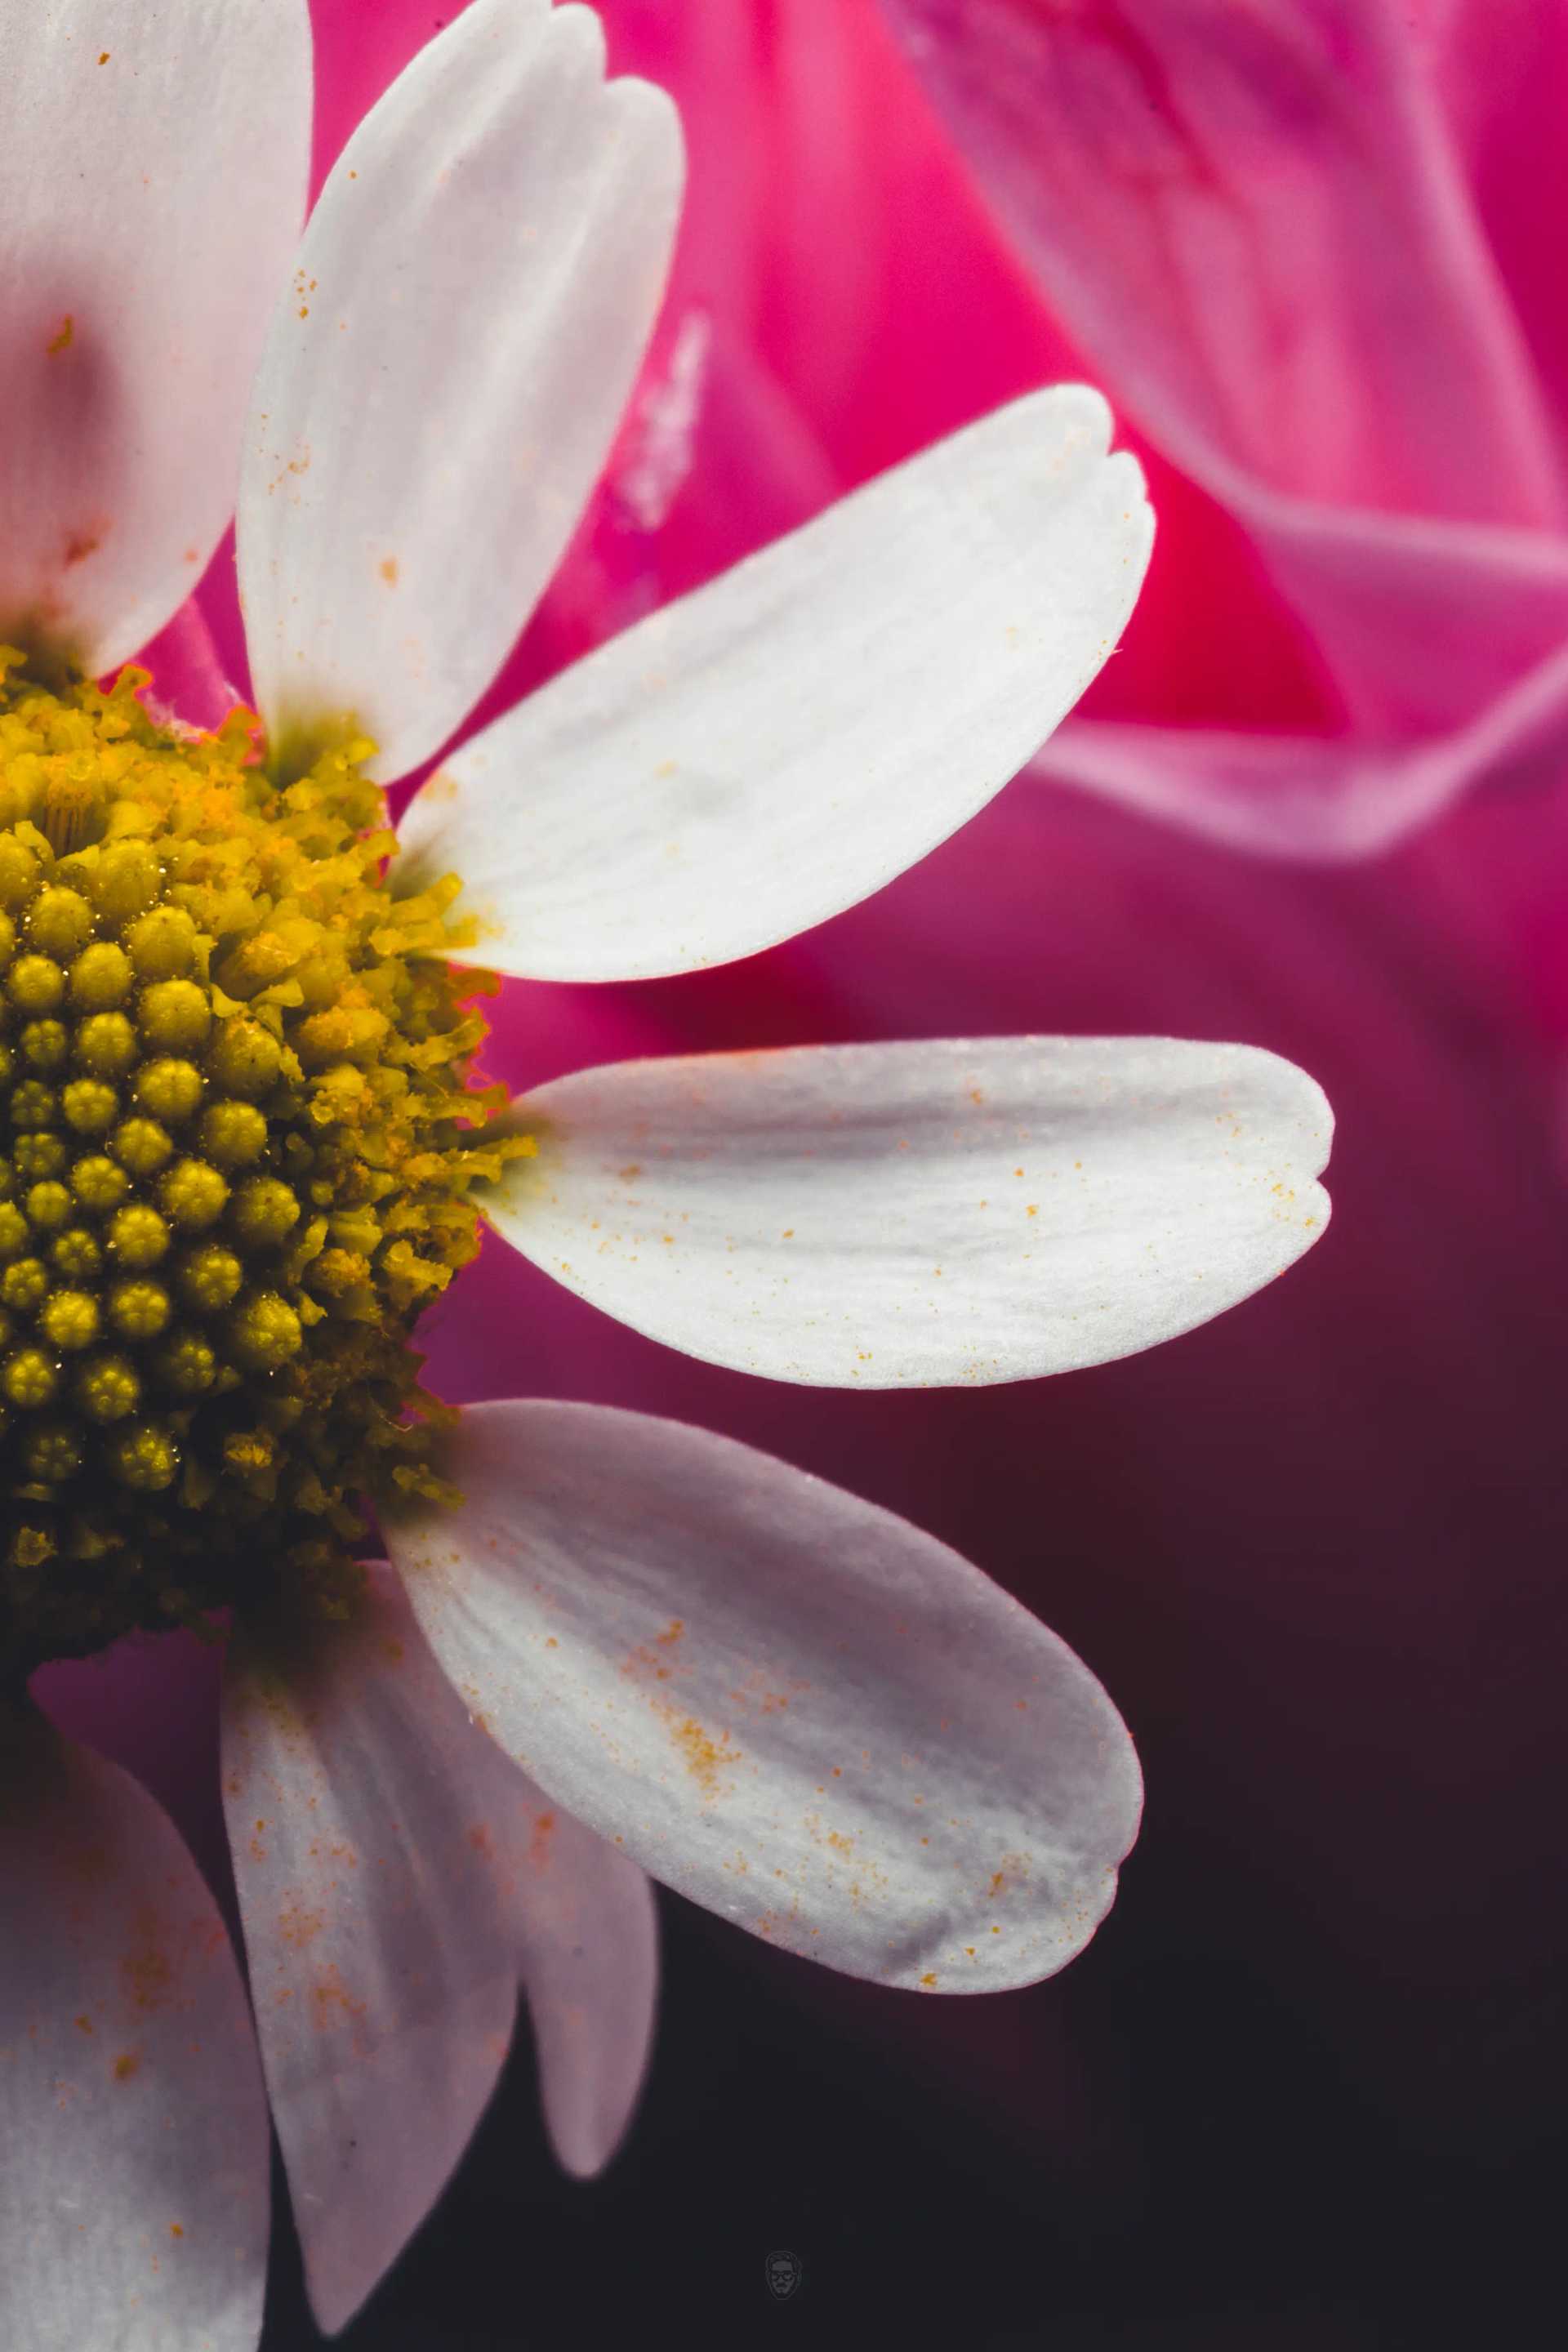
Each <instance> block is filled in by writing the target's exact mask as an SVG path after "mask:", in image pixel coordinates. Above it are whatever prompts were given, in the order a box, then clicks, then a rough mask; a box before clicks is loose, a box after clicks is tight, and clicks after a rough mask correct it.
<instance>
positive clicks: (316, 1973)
mask: <svg viewBox="0 0 1568 2352" xmlns="http://www.w3.org/2000/svg"><path fill="white" fill-rule="evenodd" d="M485 1748H486V1743H485V1741H484V1740H483V1739H482V1738H480V1736H479V1733H478V1732H477V1731H476V1730H475V1729H474V1727H473V1726H472V1725H471V1724H470V1723H469V1722H468V1720H467V1718H466V1717H465V1715H464V1713H463V1710H462V1708H461V1706H459V1705H458V1702H457V1700H456V1698H455V1696H454V1695H453V1693H452V1690H451V1688H450V1685H448V1684H447V1681H446V1679H445V1677H444V1676H443V1675H441V1673H440V1672H439V1670H438V1669H437V1665H436V1664H435V1661H434V1660H433V1659H432V1658H431V1656H430V1654H429V1652H428V1650H427V1649H426V1645H425V1643H424V1642H423V1641H422V1640H421V1638H420V1635H419V1632H418V1628H417V1627H416V1625H415V1624H414V1623H413V1622H412V1621H411V1618H410V1615H409V1612H408V1609H407V1606H406V1604H405V1601H404V1600H403V1596H402V1592H401V1590H400V1588H399V1586H398V1584H397V1581H396V1580H395V1577H393V1576H392V1575H391V1573H390V1571H389V1570H386V1569H384V1568H383V1569H380V1570H372V1571H371V1572H370V1582H369V1588H368V1590H367V1591H366V1593H365V1594H364V1596H363V1601H362V1603H361V1606H360V1608H359V1609H358V1611H357V1612H356V1613H355V1615H354V1617H353V1619H352V1621H351V1622H348V1623H347V1624H344V1625H342V1626H336V1625H331V1624H329V1623H325V1622H311V1623H310V1625H309V1626H308V1627H299V1628H294V1629H292V1631H291V1635H290V1637H289V1638H282V1639H279V1641H278V1642H277V1643H275V1644H268V1645H267V1646H251V1645H249V1644H247V1645H245V1646H243V1647H239V1646H237V1650H236V1654H235V1656H234V1658H233V1660H232V1662H231V1667H230V1673H229V1677H228V1682H227V1685H226V1693H225V1706H224V1727H223V1754H224V1805H225V1811H226V1815H227V1819H228V1829H229V1844H230V1848H231V1851H232V1853H233V1857H234V1871H235V1880H236V1884H237V1887H238V1890H239V1905H240V1916H241V1918H242V1920H243V1923H244V1927H245V1941H246V1949H247V1955H248V1958H249V1963H250V1983H251V1993H252V1998H253V2000H254V2001H255V2004H256V2018H257V2030H258V2034H259V2037H260V2042H261V2052H262V2057H263V2060H264V2062H265V2064H266V2069H267V2083H268V2093H269V2095H270V2097H271V2102H272V2114H273V2118H274V2120H275V2122H276V2124H277V2126H278V2137H279V2141H280V2142H281V2144H282V2148H283V2157H284V2162H285V2163H286V2165H287V2167H288V2170H289V2189H290V2192H291V2195H292V2198H293V2204H294V2214H295V2220H296V2221H297V2223H298V2226H299V2231H300V2241H301V2243H302V2246H303V2249H304V2256H305V2274H306V2280H307V2284H308V2285H309V2287H310V2302H311V2305H312V2307H313V2309H314V2311H315V2314H316V2316H317V2318H318V2320H319V2321H320V2322H321V2326H323V2327H324V2328H326V2329H327V2330H328V2331H329V2332H331V2331H335V2330H336V2329H338V2328H340V2327H342V2326H344V2325H345V2323H346V2322H347V2321H348V2320H349V2319H350V2318H352V2316H353V2314H354V2312H355V2311H356V2310H357V2309H358V2308H359V2306H360V2305H361V2304H362V2303H363V2300H364V2298H365V2296H366V2295H367V2294H369V2293H370V2292H371V2289H372V2288H373V2287H374V2285H375V2284H377V2282H378V2281H379V2280H380V2278H381V2277H382V2275H383V2274H384V2272H385V2271H386V2269H387V2267H388V2266H389V2264H390V2263H392V2262H393V2261H394V2260H395V2258H396V2256H397V2255H398V2253H399V2252H401V2251H402V2249H403V2247H404V2246H405V2244H406V2242H407V2241H408V2239H409V2238H410V2237H411V2236H412V2235H413V2233H414V2231H416V2229H417V2228H418V2226H419V2224H420V2222H421V2221H423V2220H424V2219H425V2216H426V2213H427V2212H428V2211H429V2210H430V2208H431V2206H432V2205H433V2204H434V2202H435V2200H436V2199H437V2196H438V2195H439V2193H440V2191H441V2189H443V2187H444V2186H445V2185H446V2182H447V2179H448V2177H449V2175H450V2174H451V2171H452V2169H453V2167H454V2166H455V2165H456V2164H457V2162H458V2158H459V2157H460V2156H461V2154H462V2152H463V2150H464V2148H465V2147H467V2145H468V2138H469V2136H470V2134H471V2133H472V2131H473V2128H474V2126H475V2124H476V2123H477V2122H478V2120H479V2116H480V2114H481V2113H482V2111H483V2108H484V2105H485V2102H486V2101H487V2100H488V2098H489V2095H490V2092H491V2090H492V2089H493V2088H494V2085H495V2081H496V2077H497V2075H498V2074H500V2068H501V2066H502V2064H503V2063H504V2061H505V2058H506V2053H507V2050H508V2047H509V2045H510V2038H511V2027H512V2016H513V2011H514V2008H515V2004H516V1973H515V1969H514V1966H513V1959H512V1951H511V1946H510V1938H509V1936H508V1934H507V1932H506V1929H505V1927H503V1924H502V1918H501V1908H500V1901H499V1899H498V1896H497V1891H496V1887H495V1884H494V1879H493V1875H492V1871H491V1866H490V1853H491V1847H492V1843H493V1833H492V1829H491V1826H490V1823H489V1820H488V1818H487V1812H486V1787H485V1782H484V1780H483V1769H484V1764H485V1753H484V1751H485Z"/></svg>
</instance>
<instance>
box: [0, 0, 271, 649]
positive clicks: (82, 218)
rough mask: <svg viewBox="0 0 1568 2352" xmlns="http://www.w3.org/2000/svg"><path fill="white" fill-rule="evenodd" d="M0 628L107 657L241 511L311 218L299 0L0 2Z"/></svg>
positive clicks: (156, 625) (156, 617)
mask: <svg viewBox="0 0 1568 2352" xmlns="http://www.w3.org/2000/svg"><path fill="white" fill-rule="evenodd" d="M0 43H3V47H4V54H5V140H4V142H3V143H0V330H3V331H0V415H3V416H4V418H5V433H4V436H0V638H5V637H19V638H20V639H21V640H22V641H23V642H24V643H25V644H28V645H31V644H34V643H38V642H41V643H43V644H45V645H47V646H51V647H55V648H58V650H60V651H63V652H64V653H66V654H68V655H69V656H71V657H72V658H73V659H75V660H76V661H78V662H79V664H80V666H81V667H83V668H84V669H86V670H88V671H89V672H98V671H103V670H109V669H112V668H113V667H115V665H116V664H117V663H118V662H121V661H122V660H124V659H125V658H126V657H127V656H129V655H131V654H133V653H134V652H136V650H137V648H138V647H139V646H142V645H144V644H145V643H146V641H147V639H148V638H149V637H151V636H153V635H154V634H155V633H156V631H157V630H159V629H160V628H161V627H162V626H163V623H164V622H165V621H166V620H167V619H168V618H169V616H170V614H172V613H173V612H174V611H175V609H176V608H177V607H178V606H179V605H180V604H183V603H184V600H185V598H186V597H187V596H188V595H189V594H190V593H191V591H192V589H193V588H194V587H195V584H196V582H197V581H198V580H199V579H200V577H201V574H202V572H203V571H204V569H205V565H206V562H207V559H208V557H209V556H210V555H211V553H212V551H213V549H214V547H215V546H216V543H217V541H218V538H219V536H220V535H221V533H222V531H223V530H224V529H225V527H226V524H227V522H228V519H229V517H230V515H231V513H232V512H233V510H234V496H235V478H236V474H237V468H238V462H239V449H240V439H241V430H242V425H243V421H244V416H245V407H246V402H247V398H248V396H249V393H250V384H251V378H252V375H253V373H254V372H255V368H256V363H257V359H258V354H259V352H260V350H261V344H262V340H263V336H264V334H265V332H266V327H267V320H268V315H269V313H270V311H271V308H272V304H273V302H274V300H275V299H276V297H277V294H278V289H279V287H280V286H281V285H282V284H283V282H284V278H285V276H286V274H287V270H288V266H289V252H290V250H291V248H292V247H293V243H294V239H295V238H296V236H298V234H299V229H300V221H301V219H302V217H303V215H304V209H305V188H306V173H307V169H308V166H309V162H310V18H309V16H308V13H307V10H306V7H305V0H267V4H266V5H257V0H182V5H179V6H177V7H176V6H172V5H164V6H161V7H160V6H153V5H149V0H0Z"/></svg>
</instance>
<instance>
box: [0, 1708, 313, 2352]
mask: <svg viewBox="0 0 1568 2352" xmlns="http://www.w3.org/2000/svg"><path fill="white" fill-rule="evenodd" d="M0 1779H3V1780H4V1783H5V1786H4V1791H3V1796H0V1889H3V1895H0V1901H3V1904H4V1910H5V1931H4V1934H0V2282H3V2284H0V2302H3V2305H4V2312H5V2325H4V2328H3V2330H0V2334H3V2336H4V2339H5V2345H6V2347H7V2352H88V2348H89V2347H100V2346H101V2347H106V2352H107V2347H113V2352H187V2347H189V2352H195V2347H197V2346H200V2347H202V2352H253V2347H255V2345H256V2342H257V2338H258V2336H259V2335H260V2332H261V2299H262V2291H263V2287H264V2284H265V2279H266V2266H267V2228H268V2132H267V2105H266V2099H265V2096H264V2095H263V2092H262V2086H261V2069H260V2067H259V2066H258V2063H257V2058H256V2044H255V2042H254V2040H253V2039H252V2036H251V2028H250V2012H249V2011H248V2009H247V2006H246V2000H245V1989H244V1986H243V1985H242V1983H241V1981H240V1975H239V1969H238V1967H237V1964H236V1961H235V1957H234V1952H233V1950H232V1948H231V1947H230V1944H229V1940H228V1937H227V1936H226V1934H225V1932H224V1926H223V1921H222V1919H221V1918H220V1917H219V1916H218V1910H217V1906H216V1904H215V1902H214V1901H213V1898H212V1896H211V1895H210V1894H209V1893H208V1891H207V1889H206V1887H205V1885H204V1884H203V1881H202V1878H201V1875H200V1874H199V1872H198V1871H197V1869H196V1866H195V1863H194V1862H193V1861H192V1860H191V1857H190V1855H189V1853H187V1852H186V1850H185V1848H184V1845H183V1843H181V1841H180V1839H179V1837H178V1836H177V1835H176V1833H175V1832H174V1828H173V1827H172V1826H171V1824H170V1822H168V1821H167V1819H166V1818H165V1817H164V1815H163V1813H162V1812H161V1811H159V1809H158V1807H157V1806H156V1805H155V1804H154V1803H153V1800H152V1798H151V1797H149V1796H148V1795H147V1794H146V1793H145V1791H144V1790H142V1789H141V1788H140V1787H138V1785H137V1783H136V1782H135V1781H134V1780H132V1779H131V1778H130V1776H129V1774H127V1773H124V1772H121V1769H119V1767H118V1765H114V1764H110V1763H107V1762H105V1761H104V1759H102V1758H101V1757H99V1756H95V1755H93V1754H92V1752H91V1751H90V1750H89V1749H88V1748H76V1747H73V1746H72V1745H71V1744H70V1743H69V1742H68V1741H66V1740H63V1739H60V1738H58V1735H57V1734H55V1733H54V1732H52V1731H50V1730H49V1729H48V1728H47V1726H45V1725H44V1724H43V1723H42V1722H41V1721H38V1722H33V1723H19V1722H16V1721H15V1720H11V1721H8V1722H6V1723H5V1724H3V1725H0Z"/></svg>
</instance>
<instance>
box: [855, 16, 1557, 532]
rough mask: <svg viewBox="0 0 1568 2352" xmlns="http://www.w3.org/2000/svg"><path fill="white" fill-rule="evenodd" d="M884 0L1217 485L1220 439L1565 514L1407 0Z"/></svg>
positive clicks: (1189, 462)
mask: <svg viewBox="0 0 1568 2352" xmlns="http://www.w3.org/2000/svg"><path fill="white" fill-rule="evenodd" d="M884 5H885V6H886V9H887V12H888V14H889V17H890V19H891V21H892V22H893V23H894V25H895V26H896V27H897V28H898V29H899V31H900V35H901V37H902V39H903V42H904V46H905V48H906V51H907V53H908V54H909V56H910V58H911V60H912V61H913V63H914V64H915V66H916V68H917V69H918V70H919V71H920V72H921V76H922V78H923V79H924V80H925V82H926V85H927V87H928V89H930V90H931V94H932V96H933V97H934V99H935V100H936V102H937V105H938V107H939V109H940V110H941V111H942V114H943V116H944V119H945V120H946V121H947V122H948V124H949V126H950V128H951V129H952V131H954V132H955V134H956V135H957V137H958V139H959V141H960V143H961V144H962V145H963V148H964V150H965V152H966V153H967V155H968V158H969V161H970V163H971V164H972V165H973V168H974V170H975V172H976V173H977V174H978V176H979V178H980V180H981V182H982V184H983V185H984V187H985V189H986V190H987V192H988V194H990V196H991V197H992V199H993V201H994V204H995V205H996V207H997V210H998V212H999V213H1000V215H1001V216H1002V218H1003V219H1004V221H1005V225H1006V226H1007V227H1008V229H1009V230H1010V232H1011V234H1012V236H1014V238H1015V240H1016V243H1017V245H1018V247H1019V248H1020V250H1021V252H1022V253H1023V255H1024V257H1026V260H1027V261H1028V263H1029V264H1030V266H1031V268H1033V269H1034V271H1035V273H1036V275H1037V278H1038V279H1039V281H1040V283H1041V285H1042V286H1043V288H1044V289H1045V290H1046V292H1047V295H1048V297H1049V299H1050V300H1051V302H1052V304H1053V307H1054V308H1055V309H1056V310H1057V311H1058V314H1059V315H1060V317H1061V318H1062V319H1063V320H1064V321H1065V322H1066V324H1067V326H1068V329H1069V331H1071V332H1072V333H1073V334H1074V335H1075V337H1076V338H1077V339H1078V340H1079V342H1080V343H1081V344H1082V346H1083V349H1084V350H1085V352H1086V353H1087V354H1088V355H1089V358H1090V360H1091V361H1092V362H1094V363H1095V364H1096V365H1097V366H1098V367H1100V369H1102V370H1103V371H1104V373H1105V377H1106V379H1107V381H1108V382H1109V383H1110V384H1111V385H1112V386H1113V387H1114V388H1115V392H1116V395H1117V398H1118V400H1119V401H1120V402H1121V403H1122V404H1124V405H1125V406H1126V407H1127V409H1128V411H1129V413H1130V414H1131V415H1134V416H1136V418H1137V419H1138V421H1139V422H1140V423H1141V424H1142V425H1143V426H1144V428H1145V429H1146V430H1147V431H1148V432H1149V433H1150V434H1151V436H1152V437H1153V438H1154V439H1155V440H1156V441H1158V442H1159V444H1160V445H1161V446H1162V447H1163V448H1164V449H1165V450H1166V451H1167V452H1168V453H1169V454H1170V455H1171V456H1172V457H1174V458H1175V459H1176V460H1177V462H1178V463H1179V464H1180V465H1182V466H1183V467H1184V468H1185V469H1186V470H1187V471H1188V472H1190V473H1192V474H1194V475H1195V476H1196V477H1197V478H1199V479H1200V480H1204V481H1205V482H1208V483H1209V485H1210V487H1211V488H1212V487H1215V484H1214V482H1213V479H1212V473H1213V467H1214V463H1215V460H1216V459H1217V460H1219V461H1220V462H1221V463H1223V464H1224V465H1226V466H1227V467H1235V468H1238V469H1239V470H1240V471H1242V472H1243V473H1244V474H1247V475H1249V476H1252V477H1254V478H1256V479H1257V480H1258V482H1259V483H1261V484H1264V485H1267V486H1269V487H1272V488H1275V489H1276V490H1281V491H1286V492H1289V493H1290V494H1292V495H1293V496H1296V497H1299V498H1301V499H1331V500H1334V501H1336V502H1338V501H1343V502H1347V503H1351V504H1357V505H1364V506H1370V507H1385V508H1400V509H1411V510H1415V511H1425V512H1428V513H1433V514H1442V515H1447V516H1452V517H1456V518H1468V519H1473V520H1494V521H1515V522H1526V523H1542V522H1552V521H1560V520H1562V519H1563V479H1562V475H1561V472H1560V468H1559V465H1558V459H1557V454H1556V451H1555V448H1554V446H1553V443H1552V436H1551V432H1550V429H1549V426H1548V425H1547V422H1546V418H1545V415H1544V413H1543V410H1542V403H1541V399H1540V394H1539V391H1538V388H1537V386H1536V383H1535V380H1534V377H1533V374H1532V372H1531V367H1530V363H1529V360H1528V356H1527V353H1526V351H1525V347H1524V344H1523V341H1522V338H1521V334H1520V331H1519V327H1518V322H1517V320H1516V319H1515V316H1514V313H1513V311H1512V310H1511V308H1510V304H1509V301H1508V298H1507V294H1506V291H1505V289H1504V287H1503V285H1502V283H1501V280H1500V277H1499V275H1498V272H1497V269H1496V267H1495V264H1494V262H1493V260H1492V257H1491V256H1490V253H1489V249H1488V247H1487V245H1486V242H1485V239H1484V237H1483V236H1482V235H1481V234H1480V231H1479V226H1478V223H1477V221H1476V219H1475V217H1474V214H1473V211H1472V209H1471V206H1470V203H1469V199H1468V191H1467V190H1466V187H1465V185H1464V182H1463V178H1462V175H1461V174H1460V173H1459V171H1458V168H1457V164H1456V159H1455V156H1454V154H1453V152H1452V150H1451V148H1450V145H1449V143H1448V142H1447V139H1446V136H1445V132H1444V126H1443V123H1442V121H1441V118H1440V116H1439V114H1438V111H1437V110H1436V106H1435V105H1434V103H1433V100H1432V97H1431V93H1430V89H1429V87H1428V85H1427V82H1426V78H1425V77H1424V75H1423V73H1422V72H1421V70H1420V59H1419V55H1418V52H1417V50H1416V49H1415V47H1413V45H1412V42H1411V39H1410V34H1409V27H1408V25H1407V24H1406V23H1405V21H1404V18H1405V12H1404V11H1402V10H1395V9H1394V8H1391V7H1384V6H1380V5H1379V6H1367V5H1364V0H1252V5H1247V6H1246V7H1238V6H1237V5H1235V0H1185V5H1172V0H1089V5H1072V6H1069V7H1065V8H1064V7H1062V6H1059V5H1057V0H884ZM1221 495H1224V492H1223V491H1222V492H1221Z"/></svg>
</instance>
